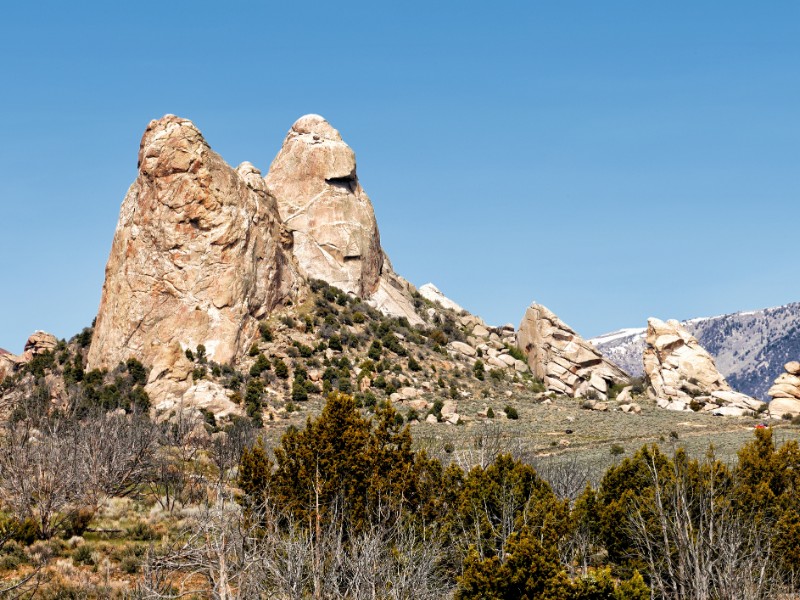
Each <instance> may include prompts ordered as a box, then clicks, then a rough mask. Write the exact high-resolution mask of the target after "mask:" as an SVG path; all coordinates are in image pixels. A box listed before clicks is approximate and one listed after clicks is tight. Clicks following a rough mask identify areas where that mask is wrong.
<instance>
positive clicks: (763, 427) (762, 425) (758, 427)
mask: <svg viewBox="0 0 800 600" xmlns="http://www.w3.org/2000/svg"><path fill="white" fill-rule="evenodd" d="M766 428H767V426H766V425H764V424H763V423H759V424H758V425H756V429H766Z"/></svg>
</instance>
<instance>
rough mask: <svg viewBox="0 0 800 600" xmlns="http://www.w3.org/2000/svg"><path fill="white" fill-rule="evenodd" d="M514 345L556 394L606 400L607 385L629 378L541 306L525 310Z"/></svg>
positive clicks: (537, 375)
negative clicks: (594, 397) (515, 344)
mask: <svg viewBox="0 0 800 600" xmlns="http://www.w3.org/2000/svg"><path fill="white" fill-rule="evenodd" d="M517 346H518V347H519V349H520V350H522V351H523V352H524V353H525V355H526V356H527V359H528V365H529V366H530V368H531V371H532V372H533V373H534V375H536V377H538V378H539V379H541V380H542V381H544V384H545V386H547V389H548V390H551V391H554V392H557V393H559V394H565V395H567V396H572V397H577V396H583V397H591V396H596V397H598V398H600V399H605V398H606V397H607V393H608V388H609V386H611V385H613V384H621V383H625V382H627V381H628V379H629V378H628V375H627V374H626V373H625V372H624V371H623V370H622V369H620V368H619V367H617V366H616V365H614V364H613V363H611V362H609V361H608V360H606V359H605V358H604V357H603V355H602V354H600V352H598V351H597V350H595V349H594V347H593V346H592V345H591V344H589V343H588V342H586V341H584V340H583V339H582V338H581V337H580V336H579V335H578V334H577V333H575V331H574V330H573V329H571V328H570V327H569V326H568V325H567V324H566V323H564V322H563V321H562V320H561V319H559V318H558V317H557V316H556V315H555V314H553V313H552V312H551V311H550V310H548V309H547V308H546V307H544V306H542V305H541V304H535V303H534V304H531V305H530V306H529V307H528V310H526V311H525V316H524V317H523V318H522V322H521V323H520V326H519V330H518V331H517Z"/></svg>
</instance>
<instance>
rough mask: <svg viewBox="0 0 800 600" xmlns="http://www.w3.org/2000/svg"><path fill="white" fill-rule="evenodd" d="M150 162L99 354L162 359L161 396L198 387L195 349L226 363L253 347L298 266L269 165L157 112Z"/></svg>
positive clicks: (98, 335) (104, 358)
mask: <svg viewBox="0 0 800 600" xmlns="http://www.w3.org/2000/svg"><path fill="white" fill-rule="evenodd" d="M138 166H139V173H138V176H137V178H136V180H135V181H134V183H133V185H132V186H131V187H130V189H129V190H128V193H127V195H126V196H125V199H124V201H123V202H122V208H121V210H120V217H119V223H118V225H117V229H116V232H115V235H114V241H113V244H112V247H111V253H110V256H109V259H108V264H107V266H106V278H105V283H104V284H103V292H102V297H101V301H100V309H99V312H98V315H97V322H96V325H95V330H94V335H93V338H92V343H91V347H90V349H89V353H88V358H87V360H88V368H89V369H95V368H113V367H114V366H116V365H117V364H118V363H119V362H120V361H124V360H126V359H127V358H129V357H131V356H134V357H137V358H138V359H140V360H141V361H142V362H143V363H144V364H145V365H147V366H148V367H150V368H151V372H150V379H149V381H148V392H149V393H151V397H152V396H154V397H153V400H154V402H158V401H159V400H160V399H161V398H163V396H164V395H165V394H176V393H180V392H181V391H185V388H187V387H188V386H189V385H190V384H191V375H190V374H189V373H188V367H187V365H182V362H183V361H185V357H184V358H181V357H182V356H183V350H184V349H186V348H191V349H195V348H196V347H197V346H198V345H203V346H205V348H206V356H207V357H208V358H209V359H210V360H214V361H216V362H219V363H227V362H230V361H233V360H234V359H236V358H237V357H238V356H240V355H241V354H243V352H244V351H246V349H247V348H248V347H249V345H250V344H251V343H252V342H253V340H254V339H255V338H256V336H257V333H258V320H259V319H260V318H263V317H264V316H266V315H267V314H268V313H269V311H270V310H272V309H273V308H274V307H276V306H277V305H279V304H280V303H281V302H282V301H283V300H284V299H285V298H286V297H287V295H289V294H290V292H291V290H292V289H293V287H294V285H295V282H296V275H295V273H294V271H293V267H292V264H291V259H290V257H289V255H288V254H287V247H288V245H289V244H290V243H291V242H290V238H289V236H287V235H286V232H285V231H283V229H282V226H281V223H280V218H279V215H278V209H277V204H276V202H275V199H274V198H273V197H272V196H271V195H270V193H269V192H268V191H267V186H266V184H265V182H264V180H263V179H262V178H261V176H260V173H259V172H258V171H257V170H256V169H255V168H254V167H253V166H252V165H250V164H249V163H243V164H242V165H241V166H240V167H239V168H238V169H233V168H232V167H230V166H229V165H227V164H226V163H225V162H224V161H223V160H222V158H221V157H220V156H219V155H218V154H216V153H215V152H213V151H212V150H211V148H210V147H209V145H208V144H207V143H206V141H205V139H204V138H203V136H202V134H201V133H200V131H199V130H198V129H197V128H196V127H195V126H194V125H193V124H192V123H191V122H190V121H187V120H185V119H181V118H180V117H176V116H174V115H167V116H165V117H163V118H161V119H158V120H154V121H151V122H150V124H149V125H148V127H147V130H146V131H145V133H144V136H143V137H142V141H141V145H140V148H139V163H138ZM186 362H188V361H186ZM162 379H164V380H168V381H169V382H171V383H168V381H160V380H162ZM159 381H160V383H159ZM172 384H174V385H172Z"/></svg>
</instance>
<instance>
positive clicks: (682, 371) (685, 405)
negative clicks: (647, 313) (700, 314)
mask: <svg viewBox="0 0 800 600" xmlns="http://www.w3.org/2000/svg"><path fill="white" fill-rule="evenodd" d="M645 343H646V346H645V349H644V354H643V356H642V361H643V364H644V374H645V377H646V379H647V382H648V386H649V392H650V394H651V395H652V396H653V397H654V398H656V401H657V402H658V405H659V406H661V407H662V408H668V409H670V410H691V409H692V405H693V404H694V409H700V410H707V411H710V412H713V413H715V414H720V415H726V416H741V415H743V414H745V413H747V412H750V411H757V410H759V408H760V407H761V406H762V405H763V403H762V402H761V401H760V400H757V399H755V398H751V397H750V396H747V395H745V394H740V393H739V392H735V391H733V390H732V389H731V386H730V385H728V382H727V381H725V378H724V377H723V376H722V374H721V373H720V372H719V371H718V370H717V367H716V365H715V364H714V359H713V358H712V357H711V355H710V354H709V353H708V352H707V351H706V350H705V348H703V347H702V346H701V345H700V344H699V342H698V341H697V339H695V337H694V336H692V334H690V333H689V332H688V331H687V330H686V328H685V327H684V326H683V325H681V324H680V323H679V322H678V321H675V320H670V321H666V322H664V321H661V320H659V319H655V318H651V319H648V321H647V336H646V337H645Z"/></svg>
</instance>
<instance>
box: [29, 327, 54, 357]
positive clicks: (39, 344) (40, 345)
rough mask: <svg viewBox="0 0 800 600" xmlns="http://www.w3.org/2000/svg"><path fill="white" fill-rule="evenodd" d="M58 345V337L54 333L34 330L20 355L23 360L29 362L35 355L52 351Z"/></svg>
mask: <svg viewBox="0 0 800 600" xmlns="http://www.w3.org/2000/svg"><path fill="white" fill-rule="evenodd" d="M56 346H58V338H56V336H54V335H53V334H52V333H47V332H46V331H41V330H39V331H34V332H33V333H32V334H31V336H30V337H29V338H28V341H27V342H25V348H24V349H23V350H22V355H21V356H20V359H21V362H28V361H30V360H31V359H32V358H33V357H34V356H38V355H39V354H44V353H45V352H52V351H53V350H55V349H56Z"/></svg>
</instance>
